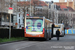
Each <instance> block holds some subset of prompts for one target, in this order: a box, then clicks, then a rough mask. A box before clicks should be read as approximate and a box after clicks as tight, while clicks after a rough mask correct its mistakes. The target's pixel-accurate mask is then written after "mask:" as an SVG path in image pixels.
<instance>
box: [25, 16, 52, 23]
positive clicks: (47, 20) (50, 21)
mask: <svg viewBox="0 0 75 50" xmlns="http://www.w3.org/2000/svg"><path fill="white" fill-rule="evenodd" d="M26 18H28V19H29V18H31V19H32V18H33V19H34V18H35V19H43V18H44V19H45V21H46V22H49V23H52V20H49V19H46V18H45V17H26Z"/></svg>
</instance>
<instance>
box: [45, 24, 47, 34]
mask: <svg viewBox="0 0 75 50" xmlns="http://www.w3.org/2000/svg"><path fill="white" fill-rule="evenodd" d="M45 31H46V33H47V23H45Z"/></svg>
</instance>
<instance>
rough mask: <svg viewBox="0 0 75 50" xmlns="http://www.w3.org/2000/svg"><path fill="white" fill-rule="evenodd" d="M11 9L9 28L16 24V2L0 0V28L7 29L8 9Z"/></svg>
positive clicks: (14, 0) (13, 0)
mask: <svg viewBox="0 0 75 50" xmlns="http://www.w3.org/2000/svg"><path fill="white" fill-rule="evenodd" d="M10 6H11V7H12V8H13V14H12V15H11V21H12V22H11V26H12V27H13V26H14V25H15V24H14V23H16V12H17V8H16V7H17V1H16V0H0V27H9V20H10V15H9V13H8V9H9V7H10Z"/></svg>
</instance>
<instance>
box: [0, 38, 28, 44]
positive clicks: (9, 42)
mask: <svg viewBox="0 0 75 50" xmlns="http://www.w3.org/2000/svg"><path fill="white" fill-rule="evenodd" d="M25 40H27V39H25ZM25 40H17V41H10V42H1V43H0V45H1V44H6V43H13V42H20V41H25Z"/></svg>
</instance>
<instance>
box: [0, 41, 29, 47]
mask: <svg viewBox="0 0 75 50" xmlns="http://www.w3.org/2000/svg"><path fill="white" fill-rule="evenodd" d="M22 42H28V41H20V42H12V43H6V44H1V45H0V46H6V45H10V44H14V43H22Z"/></svg>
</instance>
